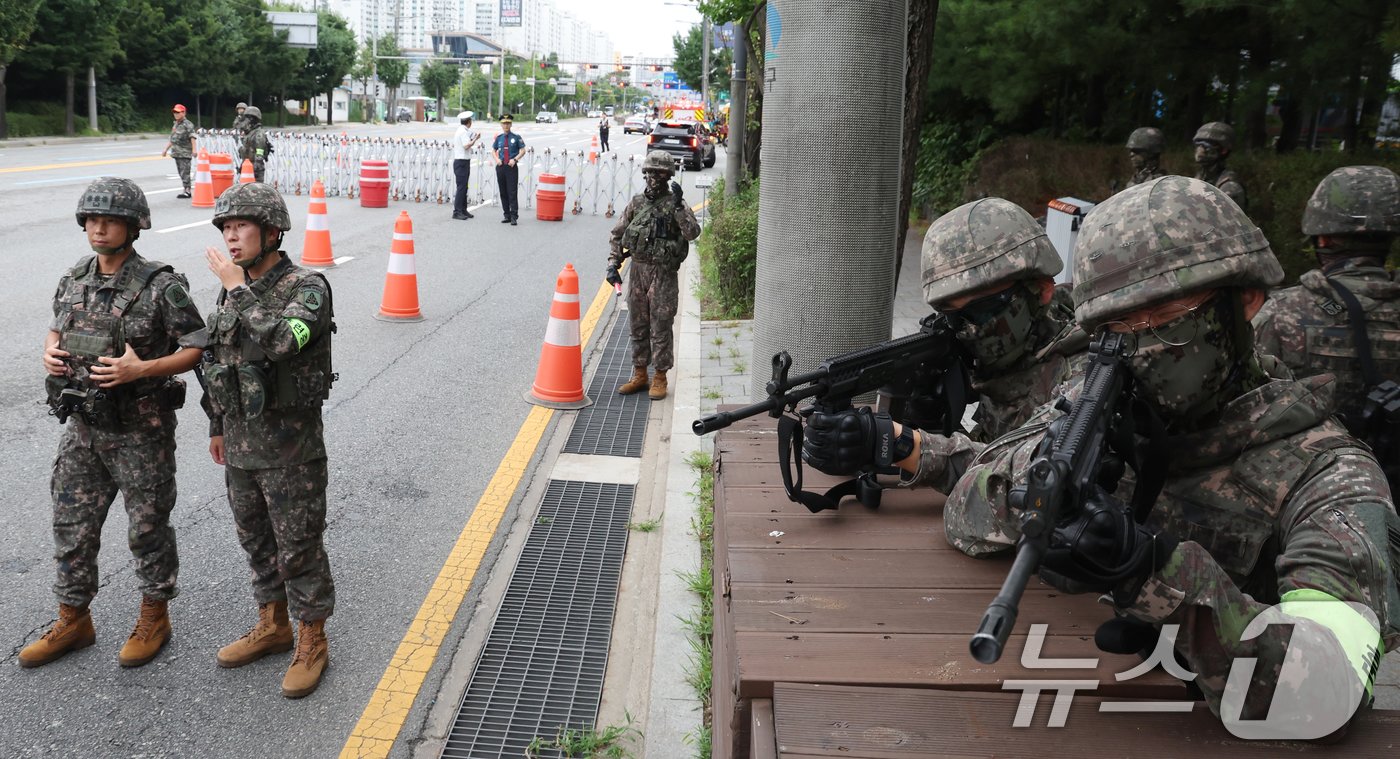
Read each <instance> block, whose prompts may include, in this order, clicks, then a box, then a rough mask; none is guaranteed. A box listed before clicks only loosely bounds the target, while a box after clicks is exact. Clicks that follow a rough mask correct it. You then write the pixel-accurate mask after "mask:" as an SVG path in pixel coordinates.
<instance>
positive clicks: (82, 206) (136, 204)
mask: <svg viewBox="0 0 1400 759" xmlns="http://www.w3.org/2000/svg"><path fill="white" fill-rule="evenodd" d="M76 216H77V217H78V226H80V227H82V226H86V221H87V217H89V216H117V217H120V218H123V219H126V220H127V221H134V222H136V226H138V227H140V228H141V229H150V228H151V206H150V205H149V204H148V203H146V193H144V192H142V191H141V188H140V187H138V186H136V183H135V182H133V181H131V180H130V179H122V178H120V177H100V178H98V179H95V180H93V182H92V184H90V185H88V188H87V189H86V190H83V195H82V197H80V198H78V211H77V214H76Z"/></svg>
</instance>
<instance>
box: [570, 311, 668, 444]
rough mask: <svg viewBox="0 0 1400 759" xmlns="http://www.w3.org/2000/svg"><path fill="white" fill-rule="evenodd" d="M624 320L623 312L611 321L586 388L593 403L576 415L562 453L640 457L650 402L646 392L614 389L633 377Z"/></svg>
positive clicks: (630, 353) (629, 347) (625, 314)
mask: <svg viewBox="0 0 1400 759" xmlns="http://www.w3.org/2000/svg"><path fill="white" fill-rule="evenodd" d="M627 317H628V315H627V312H625V311H624V312H621V313H619V314H618V317H617V319H615V320H614V321H613V325H612V330H611V331H610V332H608V340H607V343H606V344H605V345H604V346H603V356H602V359H601V360H600V361H599V362H598V370H597V371H595V372H594V373H593V381H592V382H590V383H589V384H588V397H589V398H592V399H593V405H592V406H589V407H588V408H585V409H582V410H581V411H579V412H578V417H577V418H576V419H574V428H573V429H572V430H571V431H570V432H569V440H568V442H566V443H564V452H565V453H581V454H585V455H589V454H596V455H599V456H633V457H639V456H641V455H642V440H643V439H644V438H645V437H646V433H647V414H649V413H651V399H650V398H648V397H647V394H646V393H645V392H641V393H633V394H632V395H618V394H617V386H618V385H621V384H622V383H623V382H626V381H627V378H628V377H631V376H632V347H631V334H630V333H629V331H628V329H627Z"/></svg>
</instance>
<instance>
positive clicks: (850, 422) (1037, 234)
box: [802, 198, 1087, 493]
mask: <svg viewBox="0 0 1400 759" xmlns="http://www.w3.org/2000/svg"><path fill="white" fill-rule="evenodd" d="M1063 268H1064V263H1063V261H1061V259H1060V254H1059V253H1058V252H1057V251H1056V250H1055V247H1054V246H1053V245H1051V244H1050V239H1049V238H1048V237H1046V235H1045V229H1044V228H1043V227H1041V226H1040V225H1039V224H1038V223H1036V221H1035V219H1033V218H1031V215H1030V214H1028V213H1026V212H1025V210H1023V209H1022V208H1021V207H1020V206H1018V205H1016V204H1014V203H1011V202H1010V201H1006V200H1002V199H1001V198H985V199H983V200H977V201H973V202H971V203H968V204H966V205H963V206H959V207H958V208H955V209H953V210H952V211H949V212H948V213H946V214H944V215H943V216H942V217H940V218H939V219H938V220H937V221H935V222H934V223H933V224H932V225H931V226H930V227H929V229H928V233H927V234H926V235H924V248H923V277H924V279H923V282H924V300H926V301H928V303H929V305H930V306H933V308H934V309H935V310H937V311H939V312H941V313H943V314H945V315H947V317H948V318H949V319H950V320H951V321H952V323H953V324H954V325H955V326H956V327H957V330H958V331H957V337H958V341H959V342H960V343H961V344H962V346H963V348H964V349H966V351H967V353H968V355H969V356H970V357H971V359H972V372H971V374H972V387H973V389H974V390H975V391H976V392H977V394H978V404H977V411H976V413H975V415H974V417H973V418H974V420H975V421H976V427H975V428H974V429H973V430H972V432H971V433H968V434H964V433H962V432H956V433H954V434H953V435H952V437H945V436H944V435H941V434H937V433H933V432H929V431H927V430H916V429H912V428H909V427H906V426H905V425H902V424H900V423H899V422H897V421H893V420H889V419H888V418H887V417H885V418H883V419H882V418H881V417H882V416H884V415H880V414H874V413H873V412H872V411H871V410H870V409H869V408H859V409H847V410H845V411H842V412H840V413H837V414H827V413H823V412H820V411H816V412H813V413H812V414H811V415H810V416H809V417H808V419H807V428H806V430H805V432H804V440H803V446H802V458H803V460H805V461H806V462H807V463H808V464H810V465H811V466H812V467H813V468H815V469H817V470H819V471H822V472H826V473H827V474H833V475H848V474H854V473H856V472H858V471H860V470H861V469H862V468H863V467H865V466H867V465H869V464H872V463H874V462H875V461H876V451H875V448H876V440H877V438H878V437H879V428H880V427H882V426H884V425H886V424H892V425H893V427H892V434H893V435H894V436H895V440H896V443H895V446H894V456H893V459H892V460H893V462H894V463H895V465H896V466H899V467H900V468H901V469H903V470H904V471H905V472H907V473H908V475H909V476H908V477H905V478H904V479H903V481H902V482H901V483H900V484H901V485H902V486H905V487H920V486H928V487H933V488H935V489H937V490H938V491H939V492H942V493H947V492H948V491H949V490H951V489H952V487H953V483H955V482H957V480H958V477H959V476H960V475H961V474H962V473H963V471H964V470H965V469H966V468H967V466H968V464H969V463H970V462H971V460H972V458H973V457H974V456H976V455H977V453H978V452H979V451H981V450H982V448H983V446H984V445H986V444H987V443H989V442H991V441H992V440H994V439H996V438H998V437H1000V436H1002V435H1004V434H1006V433H1007V432H1010V431H1012V430H1014V429H1016V428H1017V427H1020V426H1021V424H1022V423H1023V422H1025V420H1026V418H1027V417H1029V416H1030V415H1031V414H1032V413H1033V412H1035V411H1036V410H1037V409H1038V408H1039V407H1040V406H1041V405H1043V404H1045V403H1047V402H1049V401H1050V400H1051V399H1052V398H1053V397H1054V394H1053V393H1054V391H1055V389H1056V387H1057V386H1059V384H1060V383H1061V382H1064V381H1066V380H1068V379H1069V378H1070V377H1071V376H1072V375H1074V374H1078V373H1080V372H1081V371H1082V366H1081V364H1082V362H1081V361H1080V359H1081V358H1082V357H1083V350H1084V347H1085V345H1086V344H1087V337H1086V336H1085V335H1084V333H1082V332H1081V331H1079V329H1078V328H1077V327H1076V326H1075V324H1074V313H1073V311H1072V309H1071V308H1070V307H1069V305H1068V304H1067V303H1065V302H1064V300H1063V299H1062V298H1056V297H1055V293H1056V292H1057V291H1056V290H1055V280H1054V278H1055V275H1057V274H1059V273H1060V271H1061V270H1062V269H1063Z"/></svg>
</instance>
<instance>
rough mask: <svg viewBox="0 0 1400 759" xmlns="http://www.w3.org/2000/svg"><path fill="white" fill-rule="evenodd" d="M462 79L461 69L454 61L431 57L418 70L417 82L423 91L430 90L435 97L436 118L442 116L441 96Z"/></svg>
mask: <svg viewBox="0 0 1400 759" xmlns="http://www.w3.org/2000/svg"><path fill="white" fill-rule="evenodd" d="M461 79H462V69H461V67H459V66H458V65H457V64H455V63H449V62H447V61H443V60H438V59H433V60H431V61H428V62H427V63H425V64H423V68H421V69H419V70H418V82H419V83H420V84H422V85H423V92H425V93H427V92H431V93H432V94H433V97H434V98H436V99H437V114H438V120H439V121H441V120H443V118H442V96H443V95H445V94H447V93H448V92H449V91H450V90H451V89H452V88H453V87H454V86H455V85H456V84H457V83H458V82H459V81H461Z"/></svg>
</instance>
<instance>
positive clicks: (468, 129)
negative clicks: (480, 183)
mask: <svg viewBox="0 0 1400 759" xmlns="http://www.w3.org/2000/svg"><path fill="white" fill-rule="evenodd" d="M472 116H473V114H472V112H471V111H462V112H461V113H459V114H457V121H458V122H459V123H460V124H461V126H458V127H457V133H456V134H454V135H452V173H453V174H454V175H455V176H456V177H457V196H456V198H454V199H453V201H452V218H454V219H470V218H472V215H471V213H469V212H468V211H467V179H468V178H470V177H471V175H472V164H471V150H472V148H473V147H475V146H476V142H477V140H480V139H481V134H480V133H479V132H477V131H476V130H475V129H472Z"/></svg>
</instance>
